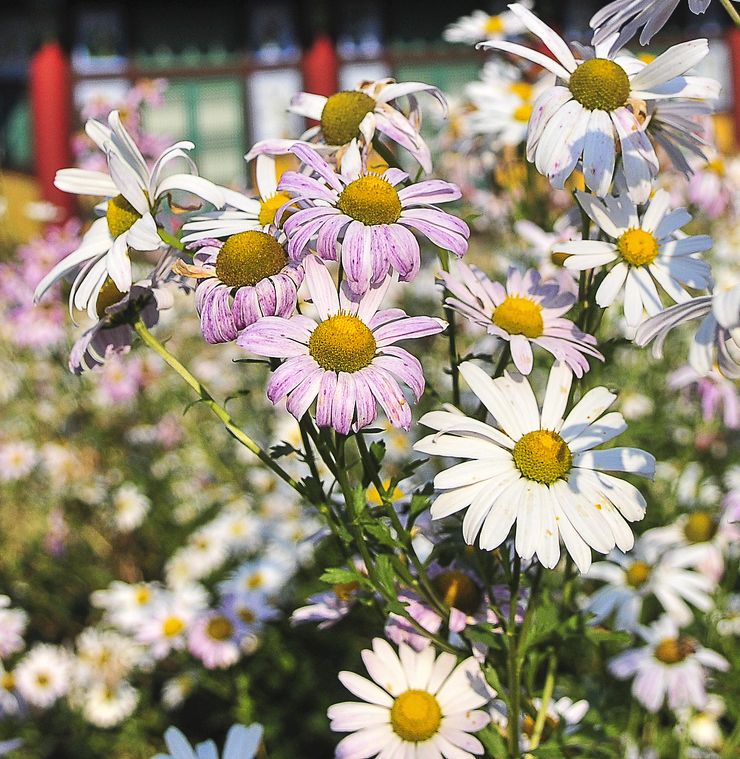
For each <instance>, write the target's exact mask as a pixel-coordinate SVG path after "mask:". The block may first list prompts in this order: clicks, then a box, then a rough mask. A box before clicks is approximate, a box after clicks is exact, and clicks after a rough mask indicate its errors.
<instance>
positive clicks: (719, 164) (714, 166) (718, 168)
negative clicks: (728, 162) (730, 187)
mask: <svg viewBox="0 0 740 759" xmlns="http://www.w3.org/2000/svg"><path fill="white" fill-rule="evenodd" d="M706 170H707V171H713V172H714V173H715V174H717V175H718V176H720V177H723V176H724V175H725V172H726V168H725V162H724V161H723V160H722V159H721V158H715V159H714V160H713V161H709V163H707V165H706Z"/></svg>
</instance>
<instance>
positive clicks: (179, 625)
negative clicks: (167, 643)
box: [162, 617, 185, 638]
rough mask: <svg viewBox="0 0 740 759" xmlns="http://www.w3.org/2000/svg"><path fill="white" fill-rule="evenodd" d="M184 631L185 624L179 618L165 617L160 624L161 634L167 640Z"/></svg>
mask: <svg viewBox="0 0 740 759" xmlns="http://www.w3.org/2000/svg"><path fill="white" fill-rule="evenodd" d="M184 629H185V623H184V622H183V621H182V620H181V619H180V617H167V618H166V619H165V620H164V622H163V623H162V632H163V633H164V634H165V636H166V637H168V638H174V637H175V635H179V634H180V633H181V632H182V631H183V630H184Z"/></svg>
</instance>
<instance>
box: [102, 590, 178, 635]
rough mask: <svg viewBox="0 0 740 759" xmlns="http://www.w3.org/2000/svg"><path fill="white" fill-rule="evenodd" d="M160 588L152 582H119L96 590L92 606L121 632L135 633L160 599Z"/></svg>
mask: <svg viewBox="0 0 740 759" xmlns="http://www.w3.org/2000/svg"><path fill="white" fill-rule="evenodd" d="M163 593H164V590H163V588H162V586H161V585H160V584H158V583H154V582H137V583H131V584H129V583H125V582H121V581H119V580H116V581H114V582H112V583H111V584H110V585H109V586H108V587H107V588H105V589H102V590H96V591H95V592H94V593H93V594H92V595H91V597H90V599H91V601H92V604H93V606H97V607H98V608H101V609H103V610H104V611H105V615H104V619H105V620H106V622H108V623H109V624H111V625H112V626H113V627H117V628H118V629H119V630H122V631H123V632H135V631H136V630H137V629H138V628H139V626H140V624H141V623H142V622H143V621H144V620H145V619H146V618H147V617H148V616H149V615H150V613H151V611H152V609H153V608H154V606H155V604H156V603H157V602H158V601H159V599H160V598H161V597H162V595H163Z"/></svg>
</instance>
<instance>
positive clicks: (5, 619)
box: [0, 596, 28, 659]
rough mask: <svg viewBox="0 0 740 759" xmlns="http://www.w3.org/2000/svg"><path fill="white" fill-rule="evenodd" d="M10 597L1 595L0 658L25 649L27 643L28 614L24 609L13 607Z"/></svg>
mask: <svg viewBox="0 0 740 759" xmlns="http://www.w3.org/2000/svg"><path fill="white" fill-rule="evenodd" d="M9 607H10V598H8V596H0V659H5V658H6V657H8V656H10V655H11V654H15V653H18V651H21V650H23V648H24V647H25V645H26V643H25V641H24V640H23V633H24V632H25V630H26V625H27V624H28V614H26V612H25V611H23V609H11V608H9Z"/></svg>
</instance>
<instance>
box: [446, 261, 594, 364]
mask: <svg viewBox="0 0 740 759" xmlns="http://www.w3.org/2000/svg"><path fill="white" fill-rule="evenodd" d="M438 276H439V277H440V279H441V281H442V283H443V284H444V286H445V288H446V289H447V290H448V291H449V293H450V297H448V298H446V300H445V305H447V306H449V307H450V308H452V309H454V310H455V311H457V312H459V313H461V314H462V315H463V316H464V317H465V318H466V319H469V320H470V321H472V322H474V323H475V324H479V325H481V326H482V327H485V328H486V331H487V332H488V334H489V335H495V336H496V337H498V338H501V339H502V340H507V341H508V342H509V345H510V346H511V356H512V358H513V360H514V364H515V365H516V368H517V369H518V370H519V371H520V372H521V373H522V374H529V373H530V372H531V371H532V365H533V355H532V345H539V346H540V347H541V348H544V349H545V350H546V351H549V352H550V353H552V354H553V355H554V356H555V358H557V359H558V360H560V361H563V362H565V363H566V364H567V365H568V366H569V367H570V369H571V371H572V372H573V373H574V374H575V375H576V376H577V377H582V376H583V374H584V372H587V371H588V369H589V367H588V361H587V359H586V355H589V356H594V357H596V358H598V359H601V360H602V361H603V360H604V357H603V356H602V355H601V353H599V351H597V350H596V348H595V347H594V346H595V345H596V338H594V337H593V336H591V335H587V334H585V333H584V332H581V330H580V329H578V327H576V325H575V324H573V322H572V321H570V320H568V319H563V318H562V316H563V314H565V313H566V312H567V311H569V310H570V308H571V307H572V305H573V304H574V303H575V300H576V298H575V295H573V294H572V293H570V292H561V291H560V288H559V286H558V284H557V283H556V282H542V281H541V278H540V275H539V273H538V272H537V271H536V270H534V269H528V270H527V271H526V272H525V273H524V274H522V273H521V272H520V271H519V270H518V269H516V268H514V267H512V268H510V269H509V273H508V276H507V278H506V287H504V285H502V284H500V283H499V282H491V280H490V279H488V277H487V276H486V275H485V274H484V273H483V272H482V271H481V270H480V269H479V268H478V267H477V266H468V265H467V264H465V263H464V262H462V261H455V262H452V264H451V266H450V272H449V273H447V272H440V273H439V275H438Z"/></svg>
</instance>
